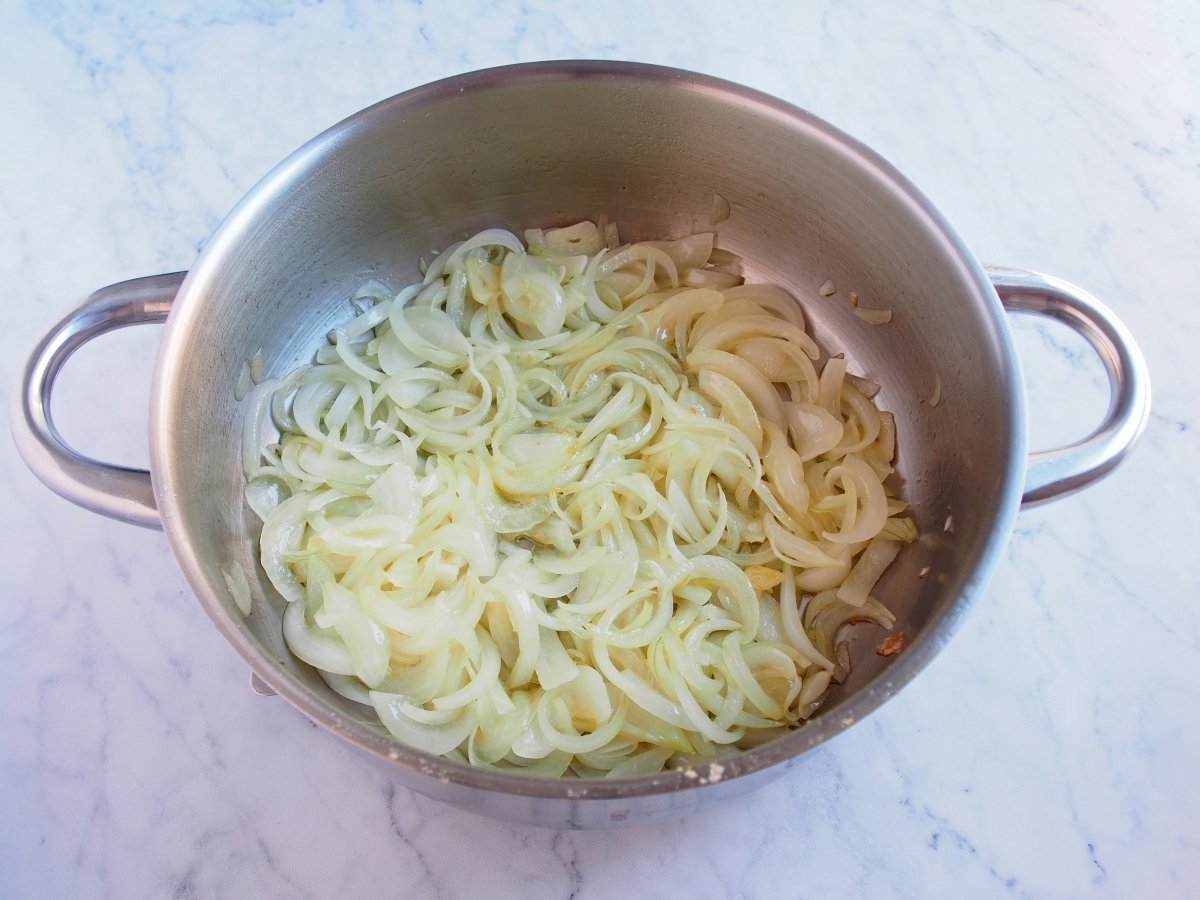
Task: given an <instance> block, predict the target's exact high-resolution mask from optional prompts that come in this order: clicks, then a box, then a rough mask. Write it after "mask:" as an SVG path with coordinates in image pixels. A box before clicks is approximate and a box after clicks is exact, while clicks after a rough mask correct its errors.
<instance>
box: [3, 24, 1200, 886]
mask: <svg viewBox="0 0 1200 900" xmlns="http://www.w3.org/2000/svg"><path fill="white" fill-rule="evenodd" d="M128 6H130V7H141V8H140V9H134V8H130V9H125V10H124V11H122V12H117V11H115V10H114V9H113V8H112V5H111V4H98V3H97V4H77V5H63V4H50V3H46V4H41V3H38V4H29V5H28V6H25V7H23V8H18V7H17V5H16V4H6V5H5V7H4V11H3V12H0V22H2V27H0V85H3V89H2V91H0V96H3V97H4V98H5V99H4V110H5V115H4V119H5V121H6V122H7V123H8V124H7V126H6V128H5V136H4V138H3V139H2V140H0V173H2V174H0V222H2V224H0V233H2V235H3V239H2V240H0V282H2V283H4V284H6V285H7V286H8V287H7V291H8V296H7V298H6V299H5V300H4V302H3V304H2V305H0V322H2V323H3V328H0V347H2V348H3V350H2V352H0V366H2V367H3V368H2V369H0V377H2V379H3V381H4V383H5V384H6V389H9V390H10V391H11V383H12V380H13V378H14V377H15V373H16V372H17V370H18V366H19V363H20V360H21V358H22V357H23V355H24V354H25V353H26V352H27V351H28V350H29V348H30V347H31V346H32V343H33V342H34V340H35V339H36V336H37V334H38V332H39V331H40V330H41V329H42V328H44V327H46V326H47V325H48V324H49V323H50V322H51V321H53V320H54V319H56V318H57V317H59V316H60V315H62V314H63V313H64V312H66V311H67V310H68V309H70V308H71V307H72V306H74V305H75V304H76V303H78V302H79V301H80V300H81V299H82V298H83V296H84V295H85V294H87V293H88V292H89V291H90V290H91V289H93V288H95V287H99V286H101V285H104V284H107V283H110V282H113V281H117V280H121V279H123V278H128V277H133V276H137V275H143V274H149V273H154V272H160V271H174V270H178V269H184V268H187V267H188V265H189V264H190V263H191V261H192V260H193V259H194V257H195V254H196V252H197V249H198V248H199V246H200V245H201V244H202V243H203V241H204V239H205V238H206V236H207V235H208V234H209V233H210V232H211V231H212V229H213V228H214V227H215V226H216V224H217V223H218V221H219V220H220V218H221V217H222V215H223V214H224V213H225V212H226V211H227V210H228V209H229V208H230V207H231V206H232V205H233V203H234V202H235V201H236V200H237V198H238V197H239V196H240V195H241V194H242V193H243V192H245V191H246V190H247V189H248V188H249V187H250V186H251V185H252V184H253V183H254V182H255V181H256V180H257V179H258V178H259V177H260V176H261V175H263V174H264V173H265V172H266V171H267V170H268V169H269V168H270V167H271V165H273V164H274V163H275V162H276V161H278V160H279V159H281V158H282V157H283V156H285V155H286V154H287V153H288V152H290V151H291V150H292V149H294V148H295V147H296V146H298V145H299V144H300V143H301V142H303V141H304V140H305V139H307V138H308V137H310V136H312V135H314V134H316V133H317V132H318V131H320V130H321V129H323V128H325V127H326V126H328V125H330V124H332V123H334V122H335V121H337V120H339V119H341V118H343V117H344V116H346V115H348V114H350V113H352V112H354V111H355V110H357V109H359V108H361V107H363V106H365V105H367V104H369V103H371V102H373V101H375V100H377V99H381V98H383V97H386V96H388V95H391V94H394V93H398V92H400V91H402V90H404V89H407V88H409V87H413V86H415V85H418V84H421V83H423V82H427V81H430V80H433V79H436V78H439V77H442V76H446V75H451V74H456V73H458V72H461V71H466V70H470V69H475V68H482V67H485V66H490V65H496V64H502V63H509V62H516V61H521V60H532V59H544V58H566V57H603V58H625V59H636V60H642V61H647V62H656V63H663V64H668V65H675V66H680V67H684V68H692V69H697V70H701V71H704V72H708V73H711V74H714V75H718V76H722V77H726V78H729V79H732V80H735V81H740V82H743V83H746V84H749V85H751V86H754V87H757V88H760V89H763V90H766V91H768V92H771V93H773V94H776V95H778V96H780V97H782V98H784V99H786V100H789V101H791V102H794V103H796V104H798V105H800V106H804V107H806V108H808V109H810V110H812V111H813V112H815V113H817V114H818V115H821V116H823V117H825V118H827V119H829V120H830V121H832V122H833V123H834V124H836V125H838V126H840V127H841V128H843V129H845V130H847V131H849V132H850V133H851V134H853V135H855V136H857V137H859V138H861V139H862V140H864V141H866V142H867V143H868V144H870V145H872V146H873V147H875V148H876V149H877V150H879V151H880V152H881V153H882V154H883V155H884V156H886V157H888V158H889V159H890V160H891V161H892V162H894V163H895V164H896V165H897V166H899V168H900V169H901V170H903V171H904V172H905V173H906V174H908V175H909V176H910V177H911V178H912V179H913V180H914V181H915V182H916V183H917V184H918V185H920V186H921V187H922V189H923V190H924V191H925V192H927V193H928V194H929V195H930V196H931V197H932V199H933V200H934V202H935V203H937V204H938V205H939V206H940V207H941V208H942V210H943V211H944V212H945V213H946V214H947V216H948V217H949V218H950V220H951V221H952V222H954V223H955V224H956V226H957V227H958V228H959V229H960V231H961V233H962V234H963V236H964V237H965V238H966V240H967V242H968V243H969V244H970V245H971V246H972V247H973V248H974V249H975V251H976V253H977V255H978V256H979V257H980V258H981V259H983V260H986V261H989V262H999V263H1007V264H1011V265H1017V266H1025V267H1029V268H1034V269H1040V270H1043V271H1049V272H1053V273H1055V274H1058V275H1061V276H1063V277H1065V278H1068V279H1070V280H1073V281H1076V282H1078V283H1081V284H1083V285H1086V286H1087V287H1088V288H1089V289H1091V290H1092V291H1093V292H1094V293H1096V294H1097V295H1098V296H1100V297H1101V298H1103V299H1104V300H1105V301H1106V302H1107V303H1108V304H1109V305H1110V306H1111V307H1112V308H1113V309H1114V310H1115V311H1116V312H1117V313H1118V314H1119V315H1120V316H1121V317H1123V318H1124V320H1125V322H1126V323H1127V324H1128V325H1129V327H1130V328H1131V329H1132V330H1133V331H1134V333H1135V334H1136V336H1137V337H1138V339H1139V341H1140V342H1141V346H1142V347H1143V349H1144V351H1145V354H1146V356H1147V358H1148V360H1149V364H1150V367H1151V370H1152V373H1153V377H1154V379H1155V384H1154V388H1155V400H1154V414H1153V418H1152V420H1151V422H1150V426H1149V430H1148V432H1147V434H1146V436H1145V438H1144V440H1143V442H1142V444H1141V446H1140V447H1139V448H1138V450H1137V451H1136V453H1135V454H1134V455H1133V456H1132V457H1131V458H1130V460H1129V461H1128V462H1127V463H1126V464H1125V465H1123V466H1122V467H1121V468H1119V469H1118V470H1117V471H1116V472H1115V473H1114V474H1113V475H1112V476H1111V477H1110V478H1109V479H1108V480H1106V481H1104V482H1102V483H1101V484H1099V485H1097V486H1095V487H1093V488H1092V489H1089V490H1088V491H1086V492H1085V493H1082V494H1079V495H1077V496H1075V497H1072V498H1069V499H1066V500H1063V501H1061V502H1057V503H1054V504H1051V505H1048V506H1045V507H1041V508H1038V509H1035V510H1031V511H1026V512H1024V513H1022V515H1021V516H1020V519H1019V523H1018V527H1017V531H1016V534H1015V535H1014V537H1013V539H1012V541H1011V544H1010V545H1009V548H1008V551H1007V554H1006V556H1005V558H1004V559H1003V560H1002V562H1001V564H1000V565H999V567H998V570H997V572H996V574H995V577H994V580H993V581H992V582H991V585H990V588H989V589H988V590H987V591H986V592H985V593H984V594H983V595H982V596H981V597H980V598H979V600H978V602H977V604H976V606H975V607H974V609H973V611H972V613H971V616H970V618H969V621H968V623H967V624H966V626H965V627H964V628H963V629H962V630H961V631H960V632H959V634H958V635H957V636H956V637H955V639H954V640H953V641H952V643H951V644H950V646H949V647H948V649H946V650H945V652H944V653H943V654H942V655H941V656H940V657H939V658H938V659H937V660H936V661H935V662H934V663H933V664H932V665H931V666H930V667H929V668H928V669H927V670H926V671H925V672H924V673H922V675H921V676H920V677H919V678H918V679H917V680H916V681H915V682H914V683H913V684H912V685H910V686H909V687H908V688H906V689H905V690H904V691H903V692H902V693H901V694H900V695H899V696H897V697H896V698H894V699H893V700H892V701H891V702H889V703H888V704H887V705H886V706H885V707H884V708H883V709H881V710H880V711H879V712H877V713H876V714H874V715H872V716H871V717H870V718H869V719H867V720H866V721H865V722H863V723H861V724H859V725H856V726H855V727H854V728H852V729H850V730H849V731H848V732H846V733H845V734H843V735H842V736H840V737H838V738H837V739H836V740H834V741H832V742H830V743H827V744H825V745H823V746H821V747H819V748H817V749H816V750H814V751H812V752H810V753H808V754H807V755H806V756H805V757H803V758H802V760H801V761H800V762H799V764H798V765H797V766H796V767H795V768H794V769H793V770H792V771H790V772H789V773H787V774H786V775H785V776H784V777H783V778H781V779H780V780H778V781H777V782H775V783H773V784H772V785H770V786H768V787H766V788H765V789H763V790H761V791H760V792H758V793H756V794H753V795H751V796H748V797H745V798H743V799H740V800H736V801H733V802H730V803H728V804H727V805H725V806H722V807H719V808H716V809H714V810H712V811H710V812H706V813H703V814H701V815H697V816H695V817H693V818H691V819H687V820H684V821H680V822H677V823H673V824H669V825H664V826H657V827H649V828H640V829H632V830H630V829H627V830H618V831H612V832H600V833H597V832H592V833H566V832H564V833H555V832H552V831H546V830H539V829H532V828H524V827H514V826H507V825H501V824H497V823H495V822H491V821H487V820H483V819H479V818H476V817H473V816H471V815H469V814H466V813H461V812H458V811H455V810H453V809H451V808H449V807H445V806H442V805H440V804H438V803H435V802H433V801H430V800H427V799H425V798H423V797H420V796H416V795H414V794H411V793H409V792H408V791H406V790H405V789H403V788H397V787H394V786H393V785H391V784H390V783H389V781H388V779H387V778H386V777H385V775H383V774H382V773H381V772H380V771H379V770H377V769H375V768H373V767H368V766H365V765H363V764H362V761H361V760H360V758H359V757H358V756H357V755H355V754H354V753H353V752H351V751H350V750H349V749H347V748H345V747H343V746H342V745H341V744H340V743H339V742H338V741H337V740H336V739H334V738H333V737H331V736H329V735H327V734H324V733H322V732H320V731H318V730H317V729H316V728H315V727H314V726H312V725H310V724H309V723H308V722H307V721H306V720H305V719H304V718H302V717H301V716H300V715H299V714H298V713H296V712H294V711H293V710H292V709H291V708H290V707H288V706H287V705H286V704H284V703H283V702H281V701H279V700H275V699H264V698H261V697H258V696H256V695H255V694H253V693H251V691H250V689H249V685H248V673H247V671H246V669H245V667H244V665H243V664H242V663H241V661H240V660H239V659H238V658H237V657H236V655H235V654H234V653H233V651H232V650H230V649H229V648H228V647H227V646H226V645H225V644H224V642H223V641H222V639H221V638H220V637H219V635H218V634H217V633H216V631H215V629H214V628H213V627H212V626H211V624H210V623H209V621H208V619H207V618H206V617H205V615H204V614H203V612H202V611H201V609H200V607H199V605H198V604H197V603H196V602H195V600H194V598H193V597H192V596H191V594H190V593H189V591H188V589H187V587H186V586H185V584H184V581H183V577H182V575H181V574H180V572H179V570H178V569H177V567H176V565H175V563H174V561H173V558H172V556H171V554H170V552H169V550H168V547H167V544H166V541H165V539H164V538H163V536H162V535H161V534H160V533H156V532H153V531H146V530H140V529H137V528H133V527H129V526H124V525H120V524H117V523H114V522H111V521H107V520H104V519H101V518H99V517H98V516H95V515H92V514H89V513H86V512H84V511H82V510H79V509H76V508H75V507H73V506H71V505H70V504H68V503H67V502H65V501H63V500H60V499H58V498H57V497H55V496H54V495H52V494H51V493H50V492H49V491H48V490H46V489H45V488H43V487H42V486H41V485H40V484H39V483H38V482H36V481H35V479H34V478H33V477H32V476H31V475H30V474H28V472H27V471H26V469H25V467H24V466H23V465H22V464H21V463H20V461H19V459H18V457H17V455H16V452H15V450H14V448H13V446H12V443H11V441H9V440H7V439H0V463H2V464H3V467H2V469H0V471H3V473H4V475H3V484H4V494H5V497H6V500H7V502H6V505H5V509H6V511H7V514H6V515H4V516H3V517H2V518H0V572H3V576H2V577H3V585H4V589H3V594H4V596H3V598H2V600H0V896H3V897H12V898H19V897H29V898H33V897H39V898H41V897H71V898H82V897H97V896H112V897H166V896H173V897H180V898H192V897H196V898H199V897H206V898H207V897H307V896H312V897H365V896H397V897H401V896H404V897H433V896H438V897H459V896H485V897H543V896H544V897H563V898H566V897H609V896H638V895H650V894H661V895H668V894H669V895H671V896H696V897H724V896H729V897H782V896H790V897H798V896H805V897H814V896H850V897H859V896H889V895H895V896H904V897H921V898H928V897H988V896H1031V897H1081V896H1109V897H1129V896H1134V895H1139V896H1153V897H1183V896H1188V895H1191V896H1195V891H1196V885H1197V883H1198V878H1200V846H1198V845H1200V825H1198V824H1197V823H1198V822H1200V787H1198V786H1197V785H1198V781H1197V777H1196V761H1197V759H1198V758H1200V757H1198V755H1197V751H1198V748H1200V688H1198V685H1200V614H1198V613H1197V597H1198V595H1200V576H1198V575H1197V565H1196V559H1197V552H1196V550H1195V545H1196V535H1197V533H1200V488H1198V479H1197V471H1198V470H1200V445H1198V443H1197V439H1196V429H1197V428H1200V401H1198V400H1197V399H1196V394H1195V393H1194V392H1195V390H1196V387H1197V384H1196V377H1195V374H1194V373H1195V368H1194V363H1193V360H1194V358H1195V355H1196V353H1197V351H1198V350H1200V312H1198V309H1200V306H1198V304H1197V302H1196V297H1195V293H1196V285H1197V284H1198V283H1200V228H1198V227H1197V225H1198V223H1200V214H1198V212H1197V211H1198V210H1200V57H1198V56H1197V53H1196V48H1197V47H1198V46H1200V15H1198V13H1197V7H1196V5H1195V4H1194V3H1193V2H1191V0H1163V2H1159V3H1156V4H1153V5H1144V4H1140V5H1136V6H1135V5H1134V4H1128V3H1125V2H1124V0H1100V2H1096V3H1088V4H1076V3H1071V2H1054V3H1051V2H1035V0H1020V2H1013V3H1005V4H996V3H991V2H984V0H976V2H940V0H939V2H925V0H921V2H916V3H903V4H892V3H883V2H879V3H873V2H862V3H832V2H831V3H806V4H800V3H784V2H776V3H758V4H746V10H742V9H740V8H738V7H737V5H736V4H718V3H704V2H701V3H663V4H651V3H636V2H626V0H616V2H613V3H609V4H586V5H582V4H571V3H544V2H541V0H534V2H528V3H523V2H503V0H500V2H489V3H482V2H480V3H460V4H453V5H451V4H449V3H447V4H435V3H426V4H424V5H422V4H421V3H419V2H418V3H403V4H400V3H397V4H384V3H370V2H365V0H363V2H353V3H346V4H338V3H324V4H321V3H315V4H314V3H287V2H281V0H265V2H255V3H251V2H248V0H242V2H239V0H214V2H212V3H206V4H195V5H193V4H188V3H161V4H144V5H143V4H129V5H128ZM93 7H94V8H93ZM751 8H752V9H753V10H754V11H753V12H750V11H749V9H751ZM1135 9H1136V11H1135ZM189 10H190V11H189ZM202 10H203V11H202ZM157 334H158V331H157V329H155V328H142V329H135V330H133V331H131V332H127V333H122V334H118V335H116V336H114V337H112V338H111V339H109V340H106V341H105V342H104V343H103V344H102V345H93V346H91V347H88V348H86V349H85V350H84V351H82V352H81V353H80V354H79V357H78V361H77V362H73V363H72V365H71V366H70V367H69V368H68V370H67V371H66V373H65V374H64V376H63V381H62V383H61V391H60V396H59V399H58V403H57V406H56V410H57V412H58V413H59V416H60V419H61V421H62V424H63V431H64V432H65V433H66V435H67V436H68V437H69V438H70V439H72V440H73V441H75V442H76V443H77V444H78V445H79V446H80V447H81V448H82V449H84V450H86V451H88V452H90V453H92V454H94V455H97V456H101V457H105V458H109V459H114V460H118V461H124V462H128V463H142V464H144V463H145V460H146V456H147V452H146V449H145V438H144V435H145V419H146V412H145V409H146V396H147V388H146V382H147V379H148V378H149V373H150V371H151V366H152V360H153V354H154V349H155V345H156V340H157ZM1018 337H1019V345H1020V347H1021V350H1022V357H1023V362H1024V365H1025V368H1026V373H1027V377H1028V381H1029V382H1030V393H1031V398H1032V404H1031V407H1032V417H1033V437H1034V441H1035V442H1036V443H1039V444H1050V443H1057V442H1062V441H1064V440H1067V439H1070V438H1072V437H1075V436H1079V435H1081V434H1082V433H1083V432H1084V431H1086V430H1087V429H1088V427H1089V425H1090V424H1091V423H1092V422H1094V421H1096V420H1097V419H1098V418H1099V416H1100V414H1101V413H1102V411H1103V407H1104V403H1105V398H1106V390H1107V389H1106V387H1105V385H1104V381H1103V377H1102V373H1101V370H1100V369H1099V367H1098V365H1096V364H1095V363H1094V361H1092V360H1090V359H1089V358H1088V354H1087V353H1086V352H1082V351H1081V350H1080V347H1081V346H1082V344H1081V343H1080V342H1078V341H1074V340H1072V339H1069V336H1068V337H1063V336H1062V335H1061V334H1059V333H1058V332H1057V331H1055V332H1044V331H1039V330H1038V329H1035V328H1032V327H1028V326H1021V327H1020V329H1019V331H1018ZM1189 547H1191V548H1192V549H1191V550H1189V549H1188V548H1189Z"/></svg>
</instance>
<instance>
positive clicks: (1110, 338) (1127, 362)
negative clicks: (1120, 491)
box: [987, 266, 1150, 507]
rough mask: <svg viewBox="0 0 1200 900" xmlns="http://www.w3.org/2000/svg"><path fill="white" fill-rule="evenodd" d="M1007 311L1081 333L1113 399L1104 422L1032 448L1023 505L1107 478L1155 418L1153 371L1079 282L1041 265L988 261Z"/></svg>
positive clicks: (1116, 321) (1130, 338)
mask: <svg viewBox="0 0 1200 900" xmlns="http://www.w3.org/2000/svg"><path fill="white" fill-rule="evenodd" d="M987 274H988V277H989V278H991V280H992V284H993V285H994V286H995V288H996V293H997V294H999V295H1000V302H1001V303H1003V304H1004V308H1005V310H1006V311H1008V312H1024V313H1033V314H1035V315H1040V316H1047V317H1048V318H1051V319H1055V320H1057V321H1059V322H1062V323H1063V324H1065V325H1067V326H1068V327H1070V328H1071V329H1072V330H1073V331H1075V332H1077V333H1078V334H1079V335H1081V336H1082V337H1084V338H1085V339H1086V340H1087V342H1088V343H1089V344H1091V345H1092V348H1093V349H1094V350H1095V351H1096V353H1097V354H1098V355H1099V357H1100V361H1101V362H1102V363H1104V368H1105V369H1106V370H1107V371H1108V382H1109V386H1110V388H1111V389H1112V398H1111V399H1110V400H1109V403H1108V412H1107V413H1105V416H1104V421H1103V422H1101V423H1100V426H1099V427H1098V428H1097V429H1096V430H1095V431H1093V432H1092V433H1091V434H1090V435H1088V436H1087V437H1086V438H1084V439H1083V440H1080V441H1076V442H1075V443H1073V444H1068V445H1067V446H1065V447H1057V448H1055V449H1053V450H1037V451H1035V452H1033V453H1030V454H1029V465H1028V467H1027V469H1026V472H1025V493H1024V494H1023V495H1022V497H1021V505H1022V506H1023V507H1024V506H1037V505H1038V504H1040V503H1046V502H1047V501H1050V500H1055V499H1057V498H1059V497H1065V496H1066V495H1068V494H1073V493H1074V492H1075V491H1078V490H1080V489H1081V488H1085V487H1087V486H1088V485H1089V484H1091V483H1092V482H1093V481H1098V480H1099V479H1101V478H1103V477H1104V476H1105V475H1107V474H1108V473H1109V472H1111V471H1112V470H1113V468H1114V467H1115V466H1116V465H1117V463H1119V462H1120V461H1121V460H1122V459H1124V458H1125V455H1126V454H1127V453H1128V452H1129V451H1130V449H1131V448H1132V447H1133V445H1134V444H1135V443H1136V442H1137V439H1138V438H1139V437H1140V436H1141V433H1142V431H1143V430H1144V429H1145V427H1146V421H1147V419H1148V418H1149V417H1150V372H1149V370H1148V369H1147V368H1146V360H1145V359H1144V358H1143V357H1142V353H1141V351H1140V350H1139V349H1138V346H1137V343H1136V342H1135V341H1134V339H1133V335H1131V334H1130V333H1129V331H1128V329H1126V328H1125V326H1124V325H1122V324H1121V321H1120V320H1119V319H1118V318H1117V317H1116V316H1115V315H1114V314H1113V313H1112V311H1111V310H1110V309H1109V308H1108V307H1106V306H1105V305H1104V304H1103V303H1101V302H1100V301H1099V300H1097V299H1096V298H1095V297H1093V296H1092V295H1091V294H1089V293H1088V292H1087V291H1085V290H1083V289H1082V288H1079V287H1076V286H1075V285H1073V284H1071V283H1069V282H1066V281H1063V280H1062V279H1060V278H1055V277H1054V276H1052V275H1043V274H1041V273H1039V272H1027V271H1025V270H1023V269H1009V268H1002V267H998V266H996V267H993V266H989V267H987Z"/></svg>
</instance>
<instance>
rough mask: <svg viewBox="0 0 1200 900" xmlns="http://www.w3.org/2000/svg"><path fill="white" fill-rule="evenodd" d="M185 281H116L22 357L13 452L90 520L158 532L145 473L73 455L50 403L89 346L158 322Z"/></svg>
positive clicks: (171, 278) (164, 277)
mask: <svg viewBox="0 0 1200 900" xmlns="http://www.w3.org/2000/svg"><path fill="white" fill-rule="evenodd" d="M186 274H187V273H186V272H175V273H173V274H171V275H151V276H148V277H146V278H135V279H133V280H132V281H122V282H120V283H118V284H110V285H109V286H108V287H104V288H100V290H98V291H96V292H95V293H94V294H92V295H91V296H90V297H88V298H87V300H85V301H84V302H83V305H82V306H80V307H79V308H78V309H76V310H74V311H73V312H71V313H68V314H67V315H66V317H65V318H63V319H62V321H60V322H58V324H56V325H55V326H54V327H52V328H51V329H50V330H49V331H48V332H47V333H46V336H45V337H43V338H42V340H41V341H40V342H39V343H38V345H37V346H36V347H35V348H34V350H33V352H32V353H30V354H29V359H28V360H27V361H26V363H25V371H24V374H23V376H22V378H21V385H20V389H19V393H18V395H17V398H16V403H15V404H14V407H13V415H12V429H13V437H14V438H15V440H16V445H17V450H18V451H19V452H20V454H21V456H22V458H23V459H24V460H25V464H26V465H27V466H29V468H30V469H31V470H32V471H33V474H34V475H36V476H37V477H38V478H39V479H41V481H42V483H43V484H45V485H46V487H48V488H50V490H52V491H54V492H55V493H56V494H58V495H59V496H62V497H65V498H66V499H68V500H70V501H71V502H72V503H75V504H78V505H79V506H82V507H84V508H85V509H90V510H92V512H98V513H100V514H101V515H104V516H109V517H111V518H113V519H118V520H120V521H122V522H128V523H130V524H132V525H141V526H143V527H145V528H161V527H162V522H161V520H160V519H159V515H158V507H157V504H156V503H155V501H154V488H153V486H152V485H151V483H150V473H149V472H147V471H146V470H145V469H130V468H126V467H124V466H114V465H111V464H109V463H103V462H98V461H97V460H94V459H89V458H88V457H86V456H83V455H82V454H80V453H77V452H75V451H74V450H72V449H71V448H70V447H69V446H67V444H66V442H65V441H64V440H63V439H62V435H60V434H59V433H58V429H57V428H55V427H54V419H53V418H52V417H51V415H50V397H51V395H52V393H53V391H54V381H55V379H56V378H57V377H58V373H59V370H60V369H62V366H63V363H65V362H66V361H67V359H68V358H70V356H71V354H72V353H74V352H75V351H76V350H78V349H79V348H80V347H82V346H83V345H84V344H86V343H87V342H88V341H90V340H92V339H93V338H96V337H99V336H100V335H102V334H105V333H106V332H109V331H113V330H115V329H117V328H124V327H125V326H127V325H141V324H144V323H153V322H162V321H164V320H165V319H166V318H167V314H168V313H169V312H170V311H171V303H172V302H173V301H174V299H175V294H176V293H177V292H178V290H179V286H180V284H182V283H183V278H184V276H185V275H186Z"/></svg>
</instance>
